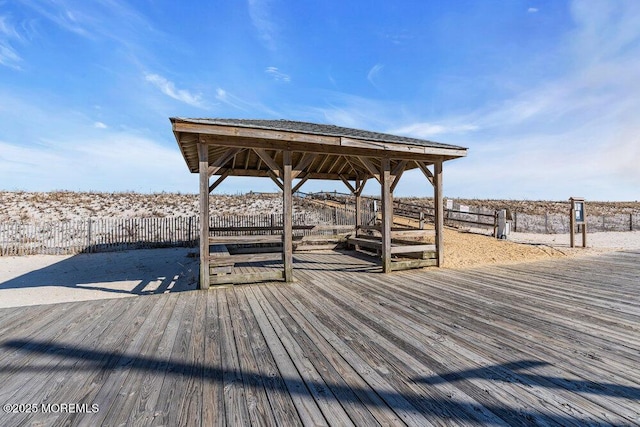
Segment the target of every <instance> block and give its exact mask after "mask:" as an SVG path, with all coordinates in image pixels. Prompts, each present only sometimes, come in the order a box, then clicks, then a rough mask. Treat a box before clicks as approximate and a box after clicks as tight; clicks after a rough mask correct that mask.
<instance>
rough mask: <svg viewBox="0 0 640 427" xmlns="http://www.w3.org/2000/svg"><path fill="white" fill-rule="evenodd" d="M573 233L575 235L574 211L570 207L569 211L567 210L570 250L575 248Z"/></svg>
mask: <svg viewBox="0 0 640 427" xmlns="http://www.w3.org/2000/svg"><path fill="white" fill-rule="evenodd" d="M575 233H576V210H575V209H574V208H573V206H572V207H571V209H569V247H570V248H575V247H576V236H575Z"/></svg>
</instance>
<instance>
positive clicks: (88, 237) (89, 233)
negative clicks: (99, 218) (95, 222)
mask: <svg viewBox="0 0 640 427" xmlns="http://www.w3.org/2000/svg"><path fill="white" fill-rule="evenodd" d="M86 250H87V252H91V218H89V219H87V249H86Z"/></svg>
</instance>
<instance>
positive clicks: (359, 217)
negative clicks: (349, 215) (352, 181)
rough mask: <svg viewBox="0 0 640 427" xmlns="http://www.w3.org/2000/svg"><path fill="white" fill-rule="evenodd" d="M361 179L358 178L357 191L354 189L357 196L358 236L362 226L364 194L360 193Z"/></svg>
mask: <svg viewBox="0 0 640 427" xmlns="http://www.w3.org/2000/svg"><path fill="white" fill-rule="evenodd" d="M359 188H360V179H359V178H356V191H354V193H353V194H354V195H355V196H356V224H355V225H356V237H358V232H359V231H360V227H362V211H361V209H362V196H361V195H360V191H358V189H359Z"/></svg>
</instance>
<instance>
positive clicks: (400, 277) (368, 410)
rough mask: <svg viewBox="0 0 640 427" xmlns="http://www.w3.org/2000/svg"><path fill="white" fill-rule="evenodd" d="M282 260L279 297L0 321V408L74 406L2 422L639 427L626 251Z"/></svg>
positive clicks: (639, 295)
mask: <svg viewBox="0 0 640 427" xmlns="http://www.w3.org/2000/svg"><path fill="white" fill-rule="evenodd" d="M294 258H295V264H296V265H295V274H296V278H297V282H295V283H293V284H286V283H270V284H261V285H241V286H235V287H225V288H213V289H210V290H209V291H191V292H182V293H174V294H164V295H152V296H139V297H132V298H121V299H114V300H101V301H92V302H82V303H67V304H58V305H45V306H35V307H24V308H11V309H2V310H0V403H2V404H3V405H4V404H36V405H39V404H41V403H50V404H63V403H75V404H87V405H88V406H86V407H80V408H79V409H80V413H64V411H62V410H60V409H59V407H56V406H53V407H51V408H53V409H58V413H51V412H49V413H43V411H42V407H40V406H38V408H39V412H38V413H35V414H7V413H4V412H0V425H5V426H11V425H18V424H20V423H25V425H63V424H64V425H87V426H93V425H101V424H102V425H166V426H177V425H189V426H197V425H203V426H211V425H225V424H226V425H277V426H294V425H332V426H346V425H351V424H355V425H361V426H372V425H378V424H382V425H403V424H408V425H416V426H428V425H535V424H540V425H562V426H570V425H585V424H589V425H633V424H638V423H640V253H615V254H606V255H602V256H599V257H591V258H570V259H564V260H559V261H558V260H555V261H548V262H539V263H528V264H518V265H509V266H494V267H486V268H477V269H473V270H458V271H456V270H446V269H438V270H436V269H432V270H424V271H405V272H397V273H393V274H390V275H383V274H379V273H375V272H374V271H379V268H380V267H379V266H374V265H373V264H372V263H371V262H370V261H369V260H367V259H366V258H358V257H354V256H349V255H345V254H336V253H329V254H299V255H295V257H294ZM247 268H248V269H250V268H251V266H248V267H247ZM92 404H97V405H98V408H99V411H98V412H96V413H86V412H91V405H92ZM75 409H76V410H77V409H78V408H75Z"/></svg>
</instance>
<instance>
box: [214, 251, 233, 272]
mask: <svg viewBox="0 0 640 427" xmlns="http://www.w3.org/2000/svg"><path fill="white" fill-rule="evenodd" d="M229 257H230V255H229V251H228V250H227V247H226V246H225V245H209V261H210V262H211V264H210V266H209V274H211V275H215V276H218V275H221V274H231V271H232V269H233V265H234V263H233V261H230V260H225V259H226V258H229ZM216 261H217V262H216Z"/></svg>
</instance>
